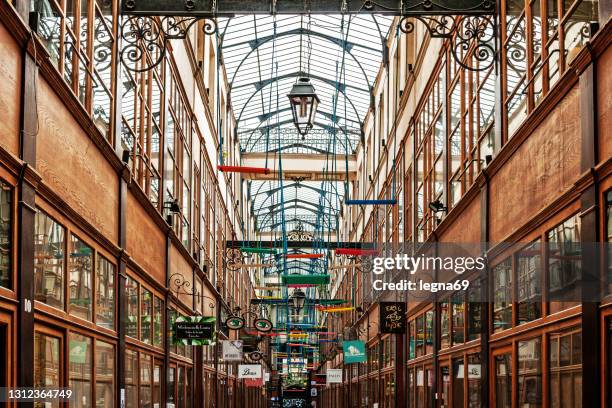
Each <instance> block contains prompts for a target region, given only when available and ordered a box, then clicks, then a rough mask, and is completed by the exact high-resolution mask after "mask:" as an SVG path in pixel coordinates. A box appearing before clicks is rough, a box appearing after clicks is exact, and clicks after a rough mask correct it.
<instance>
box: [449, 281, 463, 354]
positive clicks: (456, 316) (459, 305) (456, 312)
mask: <svg viewBox="0 0 612 408" xmlns="http://www.w3.org/2000/svg"><path fill="white" fill-rule="evenodd" d="M452 313H453V319H452V324H453V329H452V330H453V344H460V343H463V342H465V303H464V293H463V292H458V293H455V294H453V297H452Z"/></svg>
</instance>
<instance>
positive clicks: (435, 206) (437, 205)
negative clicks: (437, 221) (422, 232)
mask: <svg viewBox="0 0 612 408" xmlns="http://www.w3.org/2000/svg"><path fill="white" fill-rule="evenodd" d="M428 207H429V209H430V210H431V211H432V212H434V213H439V212H445V213H446V212H448V207H446V206H445V205H444V204H442V202H441V201H440V199H437V200H435V201H432V202H430V203H429V205H428Z"/></svg>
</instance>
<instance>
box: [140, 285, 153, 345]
mask: <svg viewBox="0 0 612 408" xmlns="http://www.w3.org/2000/svg"><path fill="white" fill-rule="evenodd" d="M140 301H141V308H140V336H141V340H142V341H143V342H145V343H148V344H151V330H152V328H153V327H152V326H153V324H152V323H153V322H152V318H153V313H152V312H153V295H151V292H150V291H148V290H147V289H144V288H143V289H142V294H141V299H140Z"/></svg>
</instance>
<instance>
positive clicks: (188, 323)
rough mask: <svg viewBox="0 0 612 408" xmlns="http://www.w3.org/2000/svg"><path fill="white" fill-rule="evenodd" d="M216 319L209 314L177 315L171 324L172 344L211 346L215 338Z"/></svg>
mask: <svg viewBox="0 0 612 408" xmlns="http://www.w3.org/2000/svg"><path fill="white" fill-rule="evenodd" d="M215 321H216V319H215V318H214V317H211V316H179V317H177V318H176V319H175V320H174V322H173V324H172V334H173V336H172V337H173V341H174V344H184V345H186V346H212V345H214V344H215V340H216V330H215Z"/></svg>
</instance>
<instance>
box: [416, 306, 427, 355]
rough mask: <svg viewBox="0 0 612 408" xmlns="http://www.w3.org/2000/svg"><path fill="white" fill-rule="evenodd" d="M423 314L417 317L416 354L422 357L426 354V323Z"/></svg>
mask: <svg viewBox="0 0 612 408" xmlns="http://www.w3.org/2000/svg"><path fill="white" fill-rule="evenodd" d="M423 320H424V319H423V316H419V317H417V318H416V356H417V357H420V356H422V355H424V354H425V353H424V346H425V325H424V322H423Z"/></svg>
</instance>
